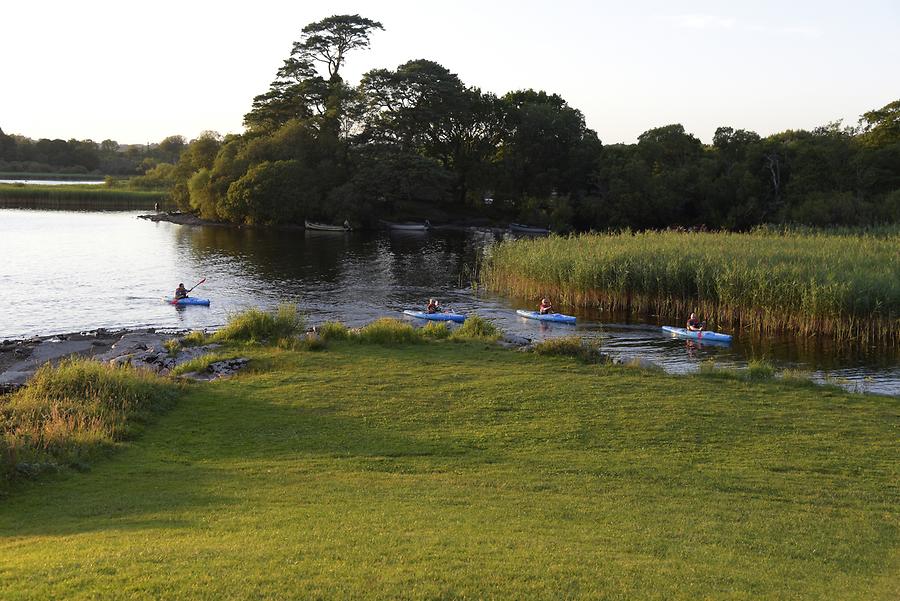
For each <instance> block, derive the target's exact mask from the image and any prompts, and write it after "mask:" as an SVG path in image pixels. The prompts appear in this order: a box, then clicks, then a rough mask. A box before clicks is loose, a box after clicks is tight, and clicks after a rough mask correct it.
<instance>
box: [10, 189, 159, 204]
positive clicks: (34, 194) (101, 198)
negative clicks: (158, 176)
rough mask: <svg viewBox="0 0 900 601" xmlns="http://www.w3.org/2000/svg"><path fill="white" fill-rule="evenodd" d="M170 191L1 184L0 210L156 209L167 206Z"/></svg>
mask: <svg viewBox="0 0 900 601" xmlns="http://www.w3.org/2000/svg"><path fill="white" fill-rule="evenodd" d="M167 197H168V193H167V192H164V191H163V192H161V191H145V190H127V189H123V188H116V187H107V186H102V185H79V184H69V185H64V186H52V185H51V186H40V185H22V184H0V207H16V208H53V209H80V208H99V209H103V208H110V209H152V208H153V206H154V204H155V203H157V202H158V203H160V205H164V204H167V202H166V199H167Z"/></svg>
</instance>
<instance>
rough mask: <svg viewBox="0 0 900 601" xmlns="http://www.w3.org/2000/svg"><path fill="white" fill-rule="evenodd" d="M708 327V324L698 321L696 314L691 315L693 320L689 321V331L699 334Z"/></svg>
mask: <svg viewBox="0 0 900 601" xmlns="http://www.w3.org/2000/svg"><path fill="white" fill-rule="evenodd" d="M705 326H706V322H705V321H704V322H701V321H700V320H699V319H697V314H696V313H691V318H690V319H688V321H687V329H688V330H689V331H691V332H699V331H700V330H702V329H703V328H704V327H705Z"/></svg>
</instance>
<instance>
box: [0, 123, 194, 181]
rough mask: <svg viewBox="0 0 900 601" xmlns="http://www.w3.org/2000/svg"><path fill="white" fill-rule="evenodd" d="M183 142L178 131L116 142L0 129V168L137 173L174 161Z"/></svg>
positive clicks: (121, 173)
mask: <svg viewBox="0 0 900 601" xmlns="http://www.w3.org/2000/svg"><path fill="white" fill-rule="evenodd" d="M186 146H187V141H186V140H185V139H184V137H183V136H179V135H174V136H168V137H167V138H165V139H163V140H162V141H161V142H159V143H154V144H119V143H118V142H116V141H115V140H103V141H102V142H100V143H97V142H94V141H93V140H75V139H70V140H62V139H52V140H51V139H48V138H41V139H39V140H33V139H31V138H28V137H25V136H21V135H9V134H5V133H4V132H3V130H2V129H0V172H2V173H46V174H51V173H60V174H75V175H77V174H83V175H87V174H91V175H121V176H137V175H143V174H145V173H146V172H148V171H150V170H152V169H153V168H154V167H156V166H157V165H158V164H162V163H167V164H171V163H175V162H177V161H178V159H179V157H180V156H181V152H182V151H183V150H184V148H185V147H186ZM148 179H149V180H153V179H154V178H152V177H151V178H148ZM156 179H158V178H156ZM148 183H149V185H150V187H161V186H169V185H171V181H164V182H160V183H156V182H155V181H153V182H148Z"/></svg>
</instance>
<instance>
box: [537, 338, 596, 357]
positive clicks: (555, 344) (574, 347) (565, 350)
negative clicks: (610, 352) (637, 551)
mask: <svg viewBox="0 0 900 601" xmlns="http://www.w3.org/2000/svg"><path fill="white" fill-rule="evenodd" d="M533 350H534V352H535V353H537V354H538V355H561V356H565V357H575V358H576V359H579V360H580V361H584V362H585V363H597V362H598V361H599V360H600V342H599V341H597V340H584V339H582V338H581V337H579V336H563V337H560V338H548V339H547V340H543V341H541V342H538V343H537V344H535V345H534V347H533Z"/></svg>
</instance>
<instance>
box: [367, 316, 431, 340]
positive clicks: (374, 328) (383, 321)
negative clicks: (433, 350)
mask: <svg viewBox="0 0 900 601" xmlns="http://www.w3.org/2000/svg"><path fill="white" fill-rule="evenodd" d="M355 338H356V340H358V341H359V342H365V343H370V344H371V343H374V344H410V343H416V342H421V341H422V338H421V337H419V334H418V333H417V332H416V329H415V328H413V327H412V326H411V325H409V324H408V323H403V322H402V321H400V320H399V319H393V318H390V317H382V318H380V319H376V320H375V321H373V322H372V323H370V324H368V325H367V326H364V327H362V328H360V330H359V332H358V333H357V334H356V337H355Z"/></svg>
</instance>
